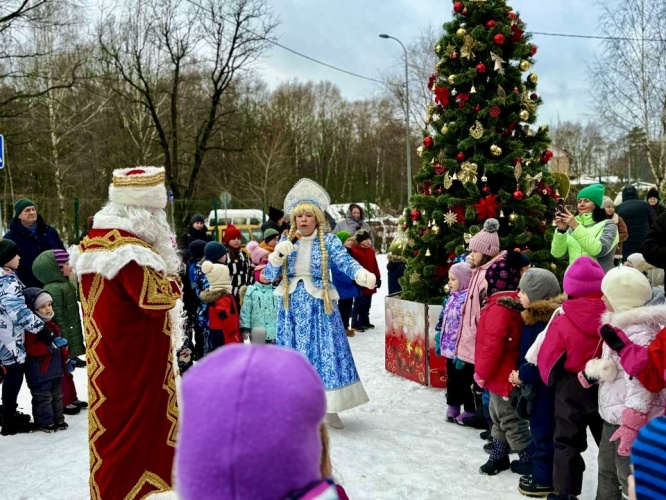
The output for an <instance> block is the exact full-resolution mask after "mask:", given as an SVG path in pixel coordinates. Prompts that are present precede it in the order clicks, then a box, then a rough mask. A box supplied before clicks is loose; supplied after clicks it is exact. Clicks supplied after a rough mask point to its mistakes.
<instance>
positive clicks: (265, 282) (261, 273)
mask: <svg viewBox="0 0 666 500" xmlns="http://www.w3.org/2000/svg"><path fill="white" fill-rule="evenodd" d="M259 282H261V283H263V284H264V285H268V284H269V283H270V281H268V280H267V279H266V275H265V274H264V271H263V270H262V271H261V272H260V273H259Z"/></svg>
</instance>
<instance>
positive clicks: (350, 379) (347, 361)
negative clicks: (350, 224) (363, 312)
mask: <svg viewBox="0 0 666 500" xmlns="http://www.w3.org/2000/svg"><path fill="white" fill-rule="evenodd" d="M285 239H286V238H285V237H283V238H282V240H283V241H284V240H285ZM324 242H325V244H326V249H327V252H328V258H329V266H328V268H329V270H330V268H331V266H330V262H335V264H336V266H337V267H338V269H339V270H340V271H341V272H342V273H343V274H345V275H347V276H349V277H350V278H352V279H354V277H355V276H356V272H357V271H358V270H359V269H361V266H360V264H359V263H358V262H356V261H355V260H354V259H353V258H352V257H351V256H350V255H349V254H348V253H347V251H346V250H345V248H344V247H343V246H342V243H340V240H339V238H338V237H337V236H335V235H333V234H326V235H325V236H324ZM295 247H296V249H297V251H294V252H293V253H292V254H291V255H289V257H287V275H288V278H289V280H288V281H289V309H285V308H284V302H283V294H284V283H281V284H280V286H279V287H278V288H277V289H276V290H275V295H277V296H278V298H279V300H278V320H277V339H276V340H277V342H276V343H277V345H281V346H285V347H291V348H293V349H296V350H297V351H299V352H300V353H301V354H303V355H304V356H305V357H306V358H308V360H309V361H310V363H311V364H312V365H313V366H314V367H315V369H316V370H317V372H318V373H319V376H320V377H321V378H322V380H323V382H324V387H325V388H326V403H327V410H326V411H327V412H329V413H337V412H340V411H344V410H349V409H351V408H354V407H356V406H359V405H361V404H363V403H366V402H367V401H368V395H367V394H366V392H365V389H364V388H363V384H362V383H361V379H360V378H359V376H358V372H357V371H356V365H355V364H354V358H353V357H352V353H351V349H350V348H349V341H348V340H347V333H346V330H345V327H344V325H343V324H342V318H341V317H340V311H338V302H337V301H338V298H339V297H338V292H337V291H336V289H335V287H334V286H333V283H332V281H331V279H330V272H329V276H326V279H327V280H328V283H329V284H328V287H329V294H330V298H331V300H332V301H333V304H334V307H333V312H332V313H331V314H326V312H325V310H324V288H323V280H322V253H321V248H320V241H319V236H318V235H317V232H316V231H315V233H313V234H312V235H310V236H304V237H302V238H301V239H300V240H299V241H298V242H297V243H296V244H295ZM281 272H282V267H275V266H274V265H272V264H271V263H270V262H269V264H268V265H267V266H266V269H265V270H264V274H265V275H266V278H267V279H268V280H270V281H273V280H274V279H275V278H277V277H278V276H279V275H280V274H281Z"/></svg>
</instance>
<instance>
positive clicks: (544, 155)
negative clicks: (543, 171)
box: [539, 149, 553, 164]
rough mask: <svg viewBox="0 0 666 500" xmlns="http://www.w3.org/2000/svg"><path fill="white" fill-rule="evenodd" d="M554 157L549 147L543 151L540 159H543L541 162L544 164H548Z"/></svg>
mask: <svg viewBox="0 0 666 500" xmlns="http://www.w3.org/2000/svg"><path fill="white" fill-rule="evenodd" d="M552 159H553V152H552V151H551V150H550V149H547V150H546V151H544V152H543V153H541V158H540V159H539V161H541V163H543V164H546V163H548V162H549V161H550V160H552Z"/></svg>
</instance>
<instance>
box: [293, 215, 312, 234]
mask: <svg viewBox="0 0 666 500" xmlns="http://www.w3.org/2000/svg"><path fill="white" fill-rule="evenodd" d="M316 227H317V218H316V217H315V215H314V214H313V213H310V212H303V213H300V214H298V215H297V216H296V228H297V229H298V230H300V232H301V233H303V236H310V235H311V234H312V233H314V230H315V228H316Z"/></svg>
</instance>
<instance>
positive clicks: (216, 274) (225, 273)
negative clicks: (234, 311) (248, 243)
mask: <svg viewBox="0 0 666 500" xmlns="http://www.w3.org/2000/svg"><path fill="white" fill-rule="evenodd" d="M201 270H202V271H203V273H204V274H205V275H206V278H207V279H208V284H209V285H210V288H209V290H210V291H212V292H218V291H221V290H225V291H227V292H229V293H231V288H232V287H231V277H230V276H229V268H228V267H227V266H226V264H213V263H212V262H208V261H205V262H204V263H203V264H201Z"/></svg>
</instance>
